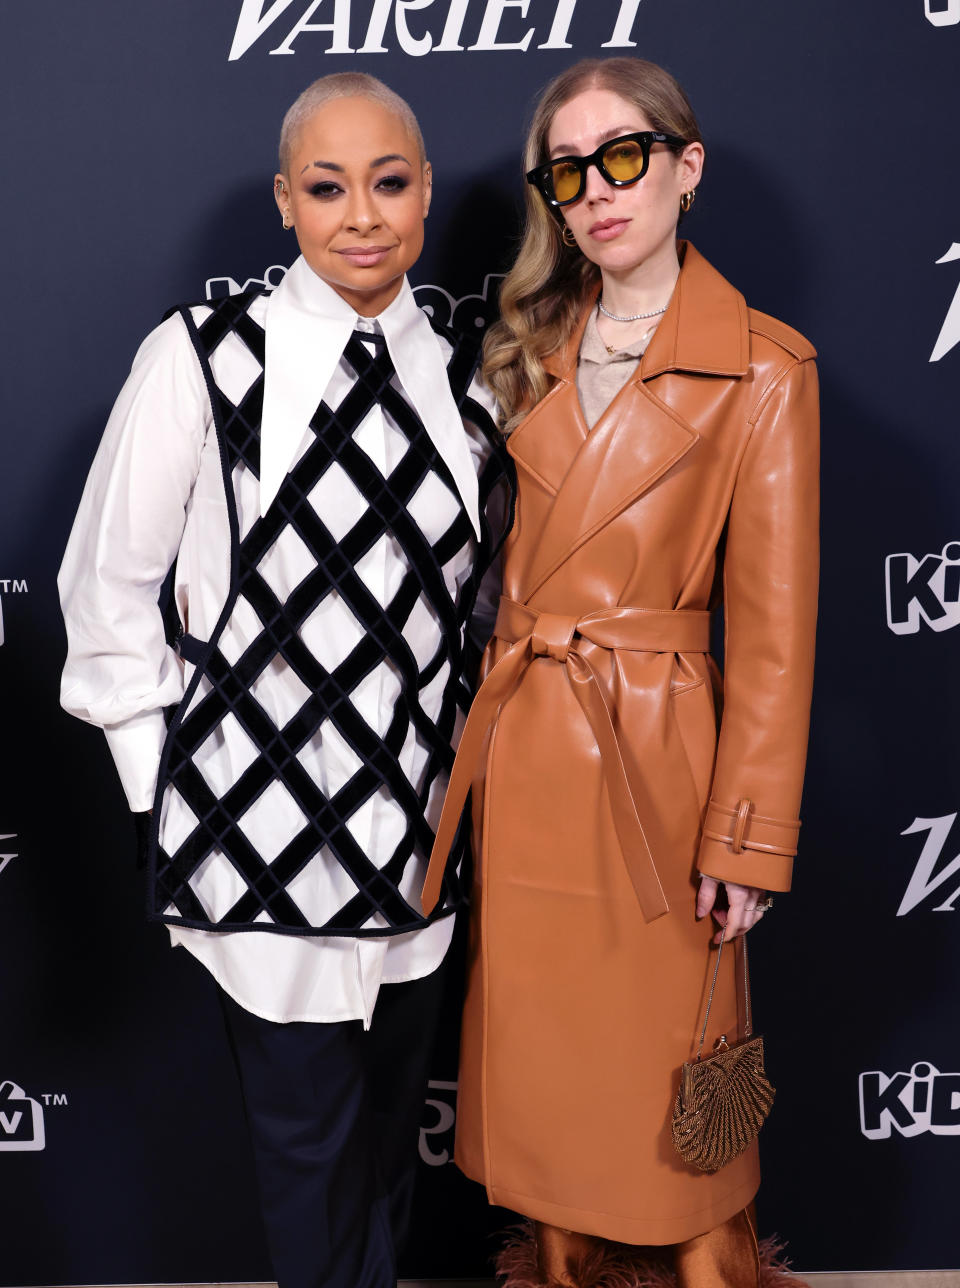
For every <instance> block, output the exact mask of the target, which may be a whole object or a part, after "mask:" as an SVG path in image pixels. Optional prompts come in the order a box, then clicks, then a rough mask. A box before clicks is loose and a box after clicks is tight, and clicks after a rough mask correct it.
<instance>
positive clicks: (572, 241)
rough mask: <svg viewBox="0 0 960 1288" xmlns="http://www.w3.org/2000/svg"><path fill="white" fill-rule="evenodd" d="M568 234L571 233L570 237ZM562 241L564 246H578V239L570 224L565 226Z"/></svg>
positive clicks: (561, 236)
mask: <svg viewBox="0 0 960 1288" xmlns="http://www.w3.org/2000/svg"><path fill="white" fill-rule="evenodd" d="M568 233H569V236H568V235H567V234H568ZM560 240H561V241H562V242H563V244H564V246H576V244H577V239H576V237H574V235H573V229H572V228H571V227H570V225H569V224H564V225H563V231H562V232H561V234H560Z"/></svg>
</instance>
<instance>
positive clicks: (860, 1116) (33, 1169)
mask: <svg viewBox="0 0 960 1288" xmlns="http://www.w3.org/2000/svg"><path fill="white" fill-rule="evenodd" d="M631 52H635V53H637V54H640V55H642V56H645V57H648V58H652V59H654V60H656V61H658V62H661V63H664V64H665V65H666V66H667V67H669V68H670V69H671V70H672V71H674V72H675V73H676V75H677V76H678V77H679V78H680V80H681V81H682V82H683V83H684V84H685V86H686V87H687V89H688V90H689V92H690V95H691V98H692V100H693V102H694V104H695V106H696V108H697V110H698V113H699V114H700V117H701V121H702V124H703V128H704V133H705V136H706V141H707V153H708V162H707V169H706V174H705V178H704V181H703V184H702V186H701V188H700V193H699V197H698V201H697V205H696V208H695V211H694V213H693V215H692V216H691V218H690V220H689V223H688V224H687V225H686V228H687V229H688V230H689V236H690V237H691V239H692V240H694V241H695V242H696V243H697V245H698V246H699V247H700V249H702V250H703V251H704V252H705V253H706V254H707V255H708V257H709V258H710V259H711V260H713V261H714V263H715V264H716V265H717V266H718V267H719V268H720V269H721V270H722V271H723V272H724V273H725V274H726V275H727V276H728V277H730V278H731V279H732V280H733V281H734V282H735V283H737V285H739V286H740V288H741V289H742V290H743V291H744V293H745V294H746V295H747V297H748V299H749V300H750V302H751V303H752V304H754V305H755V306H756V307H758V308H760V309H763V310H765V311H767V312H770V313H773V314H775V315H777V316H779V317H782V318H784V319H785V320H787V321H789V322H791V323H793V324H794V325H795V326H797V327H798V328H800V329H801V330H802V331H804V332H805V333H806V334H807V335H809V336H810V337H811V339H812V340H813V341H814V343H815V344H816V345H817V347H818V349H819V351H820V358H821V372H822V381H823V413H824V415H823V422H824V477H823V485H824V522H823V538H824V562H823V596H822V603H823V607H822V626H821V634H820V652H819V670H818V686H817V696H816V703H815V712H814V730H813V741H812V747H811V758H810V770H809V777H808V788H807V793H806V802H805V824H804V828H803V834H802V847H801V854H800V861H799V863H798V867H797V880H796V888H795V892H794V893H793V894H792V895H791V896H790V897H784V898H780V899H778V901H777V906H776V909H775V910H774V912H773V913H772V914H771V915H770V916H769V917H767V918H766V919H765V922H764V924H763V926H762V927H761V928H760V929H759V930H758V931H757V932H756V934H755V937H754V940H753V950H754V951H753V956H754V969H755V973H756V976H757V981H756V1001H757V1009H758V1011H759V1017H760V1021H761V1024H762V1027H763V1030H764V1031H765V1033H766V1034H767V1037H768V1044H769V1063H770V1066H771V1070H772V1076H773V1080H774V1081H775V1083H776V1084H777V1085H778V1088H779V1097H778V1102H777V1106H776V1108H775V1111H774V1113H773V1116H772V1118H771V1120H770V1123H769V1125H768V1127H767V1129H766V1130H765V1133H764V1142H763V1154H764V1160H765V1184H764V1189H763V1191H762V1195H761V1199H762V1205H761V1222H762V1224H763V1226H764V1227H765V1229H767V1230H774V1229H776V1230H778V1231H780V1232H781V1233H782V1234H783V1235H784V1236H786V1237H787V1238H788V1239H789V1240H790V1245H791V1250H792V1253H793V1256H794V1259H795V1263H796V1264H797V1265H799V1266H801V1267H803V1268H806V1269H810V1270H815V1269H837V1270H843V1269H867V1270H869V1269H905V1268H913V1269H924V1268H940V1269H943V1268H952V1267H956V1266H960V1233H958V1223H957V1219H956V1212H955V1208H956V1198H955V1195H956V1176H957V1169H958V1163H960V1028H958V1025H957V1023H956V996H957V992H958V984H960V969H958V925H960V910H958V909H960V857H958V856H960V825H958V824H957V822H956V820H957V814H958V812H960V774H958V772H957V770H958V767H960V755H958V750H957V741H958V738H957V729H958V722H960V679H958V671H957V665H956V658H957V642H958V641H960V630H958V631H957V632H956V634H953V633H952V632H953V630H954V628H955V627H958V626H960V504H958V493H960V448H958V431H960V425H958V405H960V400H958V389H960V180H958V166H957V144H956V130H957V122H958V119H960V74H958V73H960V0H848V2H847V3H844V4H838V3H837V0H803V2H802V3H786V2H784V3H771V0H312V2H308V0H136V2H131V0H85V3H83V4H64V3H56V2H55V0H32V2H31V3H27V2H26V0H17V2H12V0H11V2H8V3H7V4H5V5H3V6H2V9H0V59H2V74H0V87H2V88H0V94H2V96H3V118H4V122H5V129H4V136H5V137H4V141H3V145H2V147H3V175H4V180H5V192H6V196H5V200H4V203H3V207H2V211H0V219H2V222H3V227H2V233H0V236H2V240H0V247H2V256H3V278H2V280H3V291H4V300H3V304H2V305H0V327H2V346H0V353H2V367H3V390H4V409H3V420H2V426H3V438H2V446H0V479H2V489H0V497H2V505H0V532H2V536H0V612H2V619H0V620H2V634H0V640H2V646H0V673H2V674H0V682H2V696H0V701H2V712H3V722H2V746H3V761H2V764H3V768H2V777H0V1213H2V1217H0V1283H3V1284H8V1285H9V1284H65V1283H92V1282H98V1283H118V1282H122V1283H133V1282H164V1281H177V1282H182V1281H188V1282H189V1281H199V1280H208V1281H217V1282H222V1281H224V1280H251V1279H258V1278H261V1277H264V1276H266V1274H267V1267H266V1258H265V1254H264V1249H263V1243H262V1236H261V1233H260V1229H259V1225H258V1219H257V1216H256V1207H255V1201H254V1197H253V1188H252V1179H251V1163H250V1158H249V1154H248V1150H247V1146H246V1143H245V1139H244V1133H243V1129H242V1123H241V1109H240V1103H239V1097H238V1093H237V1090H236V1087H235V1084H234V1079H233V1073H232V1069H231V1067H230V1065H229V1061H228V1056H227V1053H226V1050H225V1044H224V1042H223V1038H222V1034H221V1029H220V1019H219V1014H218V1010H217V1007H216V1005H215V1002H214V998H213V993H212V985H211V983H210V981H209V980H208V979H207V977H206V976H205V974H204V973H203V971H202V969H201V968H199V967H198V966H196V965H195V964H194V963H193V962H192V960H190V959H188V958H187V956H186V954H181V953H173V952H171V951H170V949H169V948H168V947H167V942H166V935H165V932H164V931H163V930H162V929H161V928H159V927H150V928H148V927H147V926H146V925H145V924H144V920H143V913H142V906H143V889H142V879H141V876H140V874H139V873H138V872H137V871H136V870H135V868H134V863H133V838H132V833H131V828H130V823H129V819H128V818H127V817H125V807H124V802H123V799H122V796H121V792H120V788H119V786H118V784H117V781H116V778H115V775H114V772H113V768H112V765H111V762H110V760H109V756H108V753H107V749H106V746H105V744H104V741H103V738H102V735H100V734H99V733H98V732H96V731H95V730H91V729H88V728H85V727H83V726H82V725H80V724H78V723H76V722H73V721H71V720H69V719H68V718H67V717H66V716H64V715H62V714H61V713H60V712H59V709H58V705H57V685H58V674H59V669H60V666H61V664H62V659H63V653H64V641H63V634H62V627H61V624H60V619H59V614H58V608H57V600H56V592H55V582H54V579H55V574H56V569H57V566H58V562H59V558H60V555H61V552H62V550H63V546H64V542H65V540H66V536H67V532H68V529H69V525H70V522H71V518H72V515H73V512H74V509H75V507H76V504H77V501H78V499H79V495H80V490H81V487H82V484H83V479H84V476H85V473H86V470H87V468H88V466H89V463H90V459H91V457H92V454H93V452H94V449H95V447H96V444H97V441H98V438H99V435H100V432H101V430H102V427H103V424H104V421H105V418H106V415H107V412H108V410H109V406H110V404H111V402H112V399H113V397H114V395H115V393H116V391H117V390H118V388H119V386H120V384H121V382H122V380H123V378H124V376H125V374H126V371H127V370H128V368H129V364H130V360H131V358H132V356H133V353H134V351H135V349H136V347H137V345H138V343H139V340H140V339H141V337H142V336H143V335H144V334H145V333H146V331H147V330H149V329H150V328H151V327H152V326H153V325H155V324H156V322H157V321H158V320H159V318H160V317H161V316H162V314H163V313H164V311H165V310H166V308H167V307H168V306H169V305H170V304H172V303H174V302H175V301H178V300H182V299H191V298H197V297H202V296H203V295H204V294H205V293H207V294H211V295H212V294H218V293H222V292H224V291H229V290H233V289H237V288H238V287H241V286H243V285H244V284H245V283H247V282H249V281H253V280H266V281H268V282H273V283H275V282H276V281H278V280H279V277H280V275H281V274H282V272H283V268H284V266H285V265H287V264H289V263H290V262H291V260H292V258H293V257H294V255H295V246H294V243H293V241H292V239H291V238H290V237H289V236H284V234H283V233H282V232H281V229H280V219H279V216H278V215H277V212H276V208H275V206H274V204H273V199H272V196H271V179H272V175H273V171H274V168H275V161H274V155H275V142H276V137H277V133H278V129H279V124H280V120H281V118H282V115H283V112H284V110H285V108H286V107H287V105H288V104H289V102H290V101H291V100H292V99H293V98H294V97H295V95H296V94H297V93H298V92H299V91H300V90H301V89H302V88H303V87H304V86H305V85H306V84H307V83H308V82H310V81H311V80H312V79H314V78H315V77H316V76H318V75H321V74H323V73H326V72H329V71H332V70H337V69H341V70H342V69H345V68H360V69H363V70H368V71H371V72H373V73H375V74H377V75H380V76H381V77H383V78H384V79H385V80H387V81H388V83H389V84H391V85H392V86H394V87H395V88H396V89H397V90H398V91H399V92H400V93H402V94H403V95H405V96H406V97H407V98H408V99H409V100H410V102H411V103H412V105H413V107H414V108H415V110H416V111H417V113H418V114H419V117H420V119H421V121H422V123H423V126H424V132H425V135H426V138H427V142H428V147H429V153H430V156H431V159H432V161H433V164H434V174H435V202H434V208H433V211H432V213H431V216H430V221H429V225H428V244H427V249H426V251H425V253H424V256H423V259H422V260H421V262H420V263H419V264H418V266H417V268H416V270H415V274H414V281H415V283H416V284H418V285H419V286H420V288H421V300H422V302H423V303H425V304H430V305H431V306H432V307H433V308H435V309H439V310H441V311H444V312H445V311H447V310H456V312H457V315H458V320H459V321H461V322H464V321H465V322H466V323H467V324H468V325H482V324H483V323H484V322H485V321H486V320H488V319H489V316H490V313H491V310H492V308H494V307H495V303H494V301H495V294H496V278H497V274H499V273H502V272H503V270H504V267H505V265H506V262H507V260H508V257H509V254H510V250H511V246H512V244H513V238H514V237H515V233H516V228H517V219H518V208H519V199H520V194H521V175H520V164H519V152H520V147H521V140H522V134H523V129H524V125H525V122H526V120H527V118H528V115H529V111H530V107H531V103H532V101H533V98H534V96H535V93H536V91H537V90H538V88H539V87H540V86H542V85H543V84H544V83H545V82H546V81H547V80H548V79H549V78H550V77H551V76H552V75H553V74H555V73H556V72H557V71H559V70H561V69H562V68H564V67H566V66H567V65H568V64H569V63H571V62H572V61H573V60H575V59H577V58H581V57H584V56H587V55H590V56H594V55H598V54H604V53H607V54H615V53H631ZM449 1010H450V1017H449V1023H448V1026H447V1031H446V1032H445V1034H444V1040H443V1042H442V1043H441V1046H440V1049H439V1050H438V1052H437V1056H436V1059H435V1063H434V1070H433V1074H434V1080H433V1083H432V1086H431V1090H430V1093H429V1097H430V1098H429V1101H428V1103H427V1105H426V1106H425V1110H424V1129H423V1135H422V1140H421V1157H422V1163H423V1166H422V1169H421V1172H422V1177H421V1179H422V1185H421V1188H420V1192H419V1206H418V1213H417V1223H416V1230H415V1237H414V1241H413V1246H412V1247H411V1249H410V1252H409V1255H408V1257H407V1261H406V1264H405V1267H404V1269H405V1272H406V1273H407V1274H410V1275H414V1274H416V1275H424V1276H429V1275H436V1276H451V1277H452V1276H456V1275H458V1274H459V1275H467V1274H475V1273H479V1272H482V1271H483V1270H484V1268H485V1266H486V1260H487V1255H488V1250H489V1234H490V1231H491V1230H492V1229H494V1228H495V1227H496V1226H498V1225H499V1224H500V1223H501V1222H502V1221H503V1220H504V1219H505V1216H504V1214H503V1213H500V1212H493V1213H490V1212H488V1210H487V1208H486V1205H485V1201H484V1198H483V1195H482V1193H481V1192H480V1191H479V1189H478V1188H477V1187H475V1186H472V1185H470V1184H468V1183H467V1182H466V1181H465V1180H463V1178H462V1177H460V1176H459V1175H458V1174H457V1172H456V1170H455V1168H454V1167H453V1165H452V1163H451V1162H450V1151H451V1148H452V1143H453V1123H454V1102H455V1078H456V1049H455V1048H456V1043H455V1037H454V1034H453V1031H452V1030H453V1026H454V1017H455V1011H456V1007H455V999H454V998H451V1003H450V1008H449Z"/></svg>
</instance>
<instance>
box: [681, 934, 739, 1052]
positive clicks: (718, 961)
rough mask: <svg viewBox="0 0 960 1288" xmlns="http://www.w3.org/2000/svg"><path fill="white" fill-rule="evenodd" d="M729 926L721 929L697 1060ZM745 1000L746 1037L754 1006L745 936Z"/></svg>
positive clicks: (704, 1038)
mask: <svg viewBox="0 0 960 1288" xmlns="http://www.w3.org/2000/svg"><path fill="white" fill-rule="evenodd" d="M726 933H727V928H726V926H724V927H723V928H722V929H721V931H720V943H719V945H718V947H717V962H716V965H715V966H714V968H713V979H712V980H711V981H710V996H709V997H708V998H707V1011H706V1014H705V1015H704V1017H703V1028H702V1029H701V1030H700V1041H699V1043H698V1044H697V1054H696V1055H695V1056H694V1059H695V1060H699V1059H700V1053H701V1051H702V1050H703V1044H704V1041H705V1040H706V1036H707V1025H708V1024H709V1022H710V1007H711V1006H712V1005H713V993H714V989H715V988H716V987H717V976H718V975H719V973H720V954H721V953H722V952H723V941H724V936H725V935H726ZM743 1000H744V1019H745V1021H746V1023H745V1025H744V1030H743V1036H744V1037H745V1038H748V1037H750V1036H751V1035H752V1034H753V1008H752V1006H751V1002H750V972H749V971H748V969H747V937H746V935H744V937H743Z"/></svg>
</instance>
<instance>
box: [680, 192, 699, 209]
mask: <svg viewBox="0 0 960 1288" xmlns="http://www.w3.org/2000/svg"><path fill="white" fill-rule="evenodd" d="M696 199H697V190H696V188H691V189H690V191H689V192H685V193H683V194H682V196H681V197H680V209H681V210H682V211H683V213H684V214H686V213H687V211H688V210H689V209H690V207H691V206H692V205H693V203H694V202H695V201H696Z"/></svg>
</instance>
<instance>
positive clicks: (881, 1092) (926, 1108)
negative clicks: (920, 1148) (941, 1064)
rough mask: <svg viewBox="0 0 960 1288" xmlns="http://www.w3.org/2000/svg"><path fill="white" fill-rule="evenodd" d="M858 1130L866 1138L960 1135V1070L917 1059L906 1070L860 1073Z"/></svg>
mask: <svg viewBox="0 0 960 1288" xmlns="http://www.w3.org/2000/svg"><path fill="white" fill-rule="evenodd" d="M860 1130H861V1131H862V1132H863V1134H864V1136H866V1138H867V1139H868V1140H889V1138H890V1136H891V1135H892V1134H893V1133H894V1132H897V1133H898V1134H899V1135H901V1136H919V1135H921V1134H922V1133H923V1132H930V1133H931V1134H932V1135H934V1136H960V1073H941V1072H940V1070H939V1069H937V1067H936V1066H935V1065H932V1064H928V1063H926V1062H925V1061H919V1062H918V1063H917V1064H915V1065H913V1067H912V1068H911V1069H910V1072H909V1073H891V1074H886V1073H881V1072H879V1071H878V1070H874V1071H872V1072H870V1073H861V1075H860Z"/></svg>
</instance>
